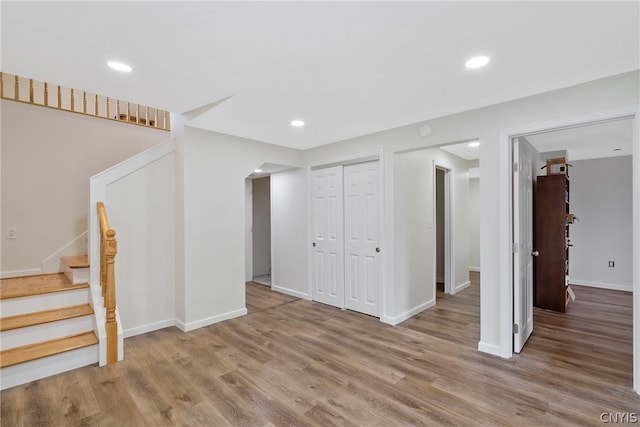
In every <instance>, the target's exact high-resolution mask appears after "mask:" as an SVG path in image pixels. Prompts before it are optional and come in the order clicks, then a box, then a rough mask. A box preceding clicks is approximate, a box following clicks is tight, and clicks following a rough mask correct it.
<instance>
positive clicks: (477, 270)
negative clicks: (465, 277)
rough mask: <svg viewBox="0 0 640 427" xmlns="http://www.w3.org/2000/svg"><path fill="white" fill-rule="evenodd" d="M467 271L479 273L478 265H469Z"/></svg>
mask: <svg viewBox="0 0 640 427" xmlns="http://www.w3.org/2000/svg"><path fill="white" fill-rule="evenodd" d="M469 271H474V272H476V273H480V267H472V266H469Z"/></svg>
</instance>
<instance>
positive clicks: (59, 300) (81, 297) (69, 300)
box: [0, 288, 89, 317]
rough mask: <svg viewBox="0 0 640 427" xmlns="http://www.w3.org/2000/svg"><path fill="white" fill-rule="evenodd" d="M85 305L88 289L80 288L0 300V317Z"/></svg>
mask: <svg viewBox="0 0 640 427" xmlns="http://www.w3.org/2000/svg"><path fill="white" fill-rule="evenodd" d="M87 303H89V288H80V289H74V290H71V291H64V292H54V293H50V294H41V295H33V296H29V297H22V298H11V299H5V300H1V301H0V310H1V312H2V317H9V316H17V315H19V314H26V313H32V312H34V311H42V310H52V309H54V308H62V307H69V306H72V305H80V304H87Z"/></svg>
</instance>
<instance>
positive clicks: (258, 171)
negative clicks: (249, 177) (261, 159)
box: [253, 169, 262, 173]
mask: <svg viewBox="0 0 640 427" xmlns="http://www.w3.org/2000/svg"><path fill="white" fill-rule="evenodd" d="M253 171H254V172H255V173H260V172H262V169H254V170H253Z"/></svg>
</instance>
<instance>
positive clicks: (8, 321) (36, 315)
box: [0, 304, 93, 332]
mask: <svg viewBox="0 0 640 427" xmlns="http://www.w3.org/2000/svg"><path fill="white" fill-rule="evenodd" d="M90 314H93V309H92V308H91V306H90V305H89V304H80V305H74V306H71V307H63V308H58V309H54V310H43V311H37V312H33V313H26V314H21V315H18V316H11V317H5V318H2V319H0V332H2V331H9V330H12V329H18V328H25V327H27V326H34V325H41V324H43V323H50V322H55V321H58V320H65V319H73V318H75V317H81V316H88V315H90Z"/></svg>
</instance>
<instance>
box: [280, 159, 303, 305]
mask: <svg viewBox="0 0 640 427" xmlns="http://www.w3.org/2000/svg"><path fill="white" fill-rule="evenodd" d="M306 183H307V175H306V171H305V170H304V169H302V168H300V169H291V170H287V171H284V172H278V173H275V174H272V175H271V229H272V233H271V247H272V255H273V272H272V274H271V288H272V289H273V290H276V291H279V292H283V293H285V294H288V295H292V296H296V297H298V298H304V299H310V298H311V295H310V293H309V287H308V284H307V282H308V275H307V269H308V267H307V250H308V246H307V185H306Z"/></svg>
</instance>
